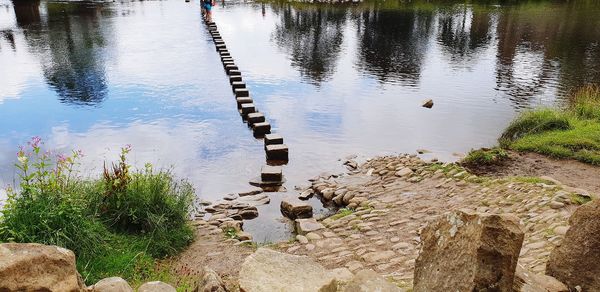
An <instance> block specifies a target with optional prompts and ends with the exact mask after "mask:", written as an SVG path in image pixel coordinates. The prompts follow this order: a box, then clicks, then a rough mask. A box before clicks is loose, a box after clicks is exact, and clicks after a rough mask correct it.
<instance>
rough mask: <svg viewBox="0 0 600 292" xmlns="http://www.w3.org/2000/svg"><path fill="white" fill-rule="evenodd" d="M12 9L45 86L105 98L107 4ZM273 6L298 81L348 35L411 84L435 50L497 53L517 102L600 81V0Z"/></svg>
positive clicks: (378, 67) (313, 72)
mask: <svg viewBox="0 0 600 292" xmlns="http://www.w3.org/2000/svg"><path fill="white" fill-rule="evenodd" d="M536 5H537V6H536ZM538 6H539V7H538ZM13 9H14V13H15V16H16V22H17V25H18V26H19V27H20V28H21V29H22V31H23V34H24V37H25V40H26V41H27V43H28V47H29V48H30V50H32V51H33V52H34V53H35V54H37V55H39V56H41V58H40V59H41V60H42V70H43V75H44V77H45V80H46V82H47V84H48V85H49V86H50V87H51V88H53V89H54V90H55V91H56V92H57V94H58V96H59V98H60V99H61V100H62V101H63V102H66V103H70V104H78V105H94V104H97V103H99V102H101V101H102V100H104V99H105V98H106V96H107V93H108V89H107V88H108V86H107V77H106V72H105V71H106V69H105V66H106V64H105V63H106V61H107V60H106V58H107V52H106V51H107V50H108V49H110V48H111V47H112V46H114V44H111V42H112V41H113V39H114V36H113V35H112V31H111V19H112V18H111V17H106V16H111V15H110V13H111V10H110V9H103V4H93V3H87V2H77V3H69V4H66V3H59V2H40V1H39V0H14V2H13ZM271 10H272V11H273V13H274V14H275V15H276V17H278V21H277V23H276V25H275V27H274V30H273V34H272V39H273V41H274V43H275V44H276V45H277V46H278V47H279V48H280V49H281V50H283V51H285V52H286V53H287V54H288V55H289V57H290V59H291V64H292V66H293V67H294V68H296V69H297V70H298V71H299V72H300V74H301V76H302V78H303V79H304V80H305V81H307V82H310V83H312V84H316V85H320V84H321V83H323V82H326V81H327V80H329V79H330V78H331V77H332V76H333V74H334V73H335V72H336V66H337V65H338V60H339V59H340V57H341V54H342V53H343V52H344V49H343V48H342V46H343V44H344V41H345V39H344V38H346V37H349V36H352V37H353V39H352V41H354V40H355V42H356V43H355V44H353V45H355V46H356V51H350V52H349V53H350V54H355V56H356V58H355V59H356V64H355V68H357V70H358V71H359V72H360V73H362V74H365V75H368V76H371V77H373V78H375V79H376V80H378V81H379V82H381V83H396V84H401V85H404V86H418V84H419V80H420V78H421V75H422V71H423V66H424V65H423V63H424V61H425V59H426V56H427V54H428V53H431V51H432V50H433V48H436V49H437V50H438V51H439V52H441V56H442V58H444V59H445V61H447V62H448V63H449V64H450V66H459V67H465V66H467V67H468V66H471V65H472V64H474V63H475V62H476V61H477V60H478V59H479V58H482V57H486V58H491V59H494V60H495V63H496V64H495V65H496V66H495V69H494V70H495V79H496V89H497V90H499V91H502V92H505V93H506V94H507V95H508V96H509V97H510V98H512V99H514V100H515V102H517V103H519V102H521V101H523V100H526V99H527V98H529V97H531V96H532V95H534V94H536V93H539V91H541V90H544V88H545V86H546V85H552V86H553V87H556V88H558V90H559V93H561V94H564V93H567V92H568V91H570V90H572V89H574V88H577V87H580V86H582V85H584V84H588V83H600V30H599V29H598V27H600V17H597V15H598V11H599V10H600V4H599V3H597V2H595V1H568V2H565V3H562V4H556V2H551V3H550V2H544V1H541V2H539V3H537V2H536V4H526V5H511V6H504V7H498V6H487V5H470V6H464V5H459V6H456V5H447V6H439V5H438V6H435V5H430V6H425V7H410V6H407V7H404V6H401V7H395V8H389V7H380V6H378V5H377V4H368V3H366V4H364V5H361V6H357V7H356V6H350V7H344V8H339V7H332V6H310V5H309V6H302V7H297V6H294V5H292V4H272V5H271ZM107 14H108V15H107ZM348 31H349V32H350V35H349V34H348ZM352 33H354V35H352ZM0 38H2V39H4V40H5V41H6V42H7V43H8V44H9V45H10V46H11V49H13V50H15V37H14V32H13V31H11V30H3V31H0ZM0 49H2V48H0Z"/></svg>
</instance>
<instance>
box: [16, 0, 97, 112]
mask: <svg viewBox="0 0 600 292" xmlns="http://www.w3.org/2000/svg"><path fill="white" fill-rule="evenodd" d="M47 6H48V11H47V21H45V22H44V23H40V19H39V2H30V6H29V7H28V8H26V7H24V5H16V6H15V14H16V15H17V19H21V21H19V25H22V26H23V25H27V26H26V27H23V28H24V29H25V30H24V33H25V37H26V39H27V41H28V43H29V46H30V47H31V48H33V50H34V51H35V52H36V53H38V54H40V55H41V60H42V69H43V71H44V77H45V78H46V82H47V83H48V85H50V86H51V87H52V88H53V89H54V90H56V92H57V93H58V95H59V98H60V100H62V101H64V102H67V103H72V104H80V105H93V104H97V103H99V102H101V101H102V100H103V99H104V98H105V97H106V94H107V84H106V75H105V72H104V64H103V61H104V60H102V57H103V56H102V52H101V50H102V49H103V48H104V47H105V41H104V39H105V36H104V34H105V31H104V30H103V29H105V28H101V24H100V21H101V16H100V10H101V6H99V5H97V4H90V3H68V4H67V3H52V2H50V3H48V4H47ZM17 7H19V8H17ZM36 15H37V17H36ZM32 16H33V17H32ZM33 24H38V25H33ZM103 25H104V26H106V24H103Z"/></svg>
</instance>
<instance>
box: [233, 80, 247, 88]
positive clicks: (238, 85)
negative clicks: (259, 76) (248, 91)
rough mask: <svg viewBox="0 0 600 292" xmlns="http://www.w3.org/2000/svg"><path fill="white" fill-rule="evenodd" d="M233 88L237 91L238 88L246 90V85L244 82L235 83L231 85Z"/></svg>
mask: <svg viewBox="0 0 600 292" xmlns="http://www.w3.org/2000/svg"><path fill="white" fill-rule="evenodd" d="M231 87H232V88H233V89H234V90H235V89H238V88H246V83H244V82H242V81H234V82H232V83H231Z"/></svg>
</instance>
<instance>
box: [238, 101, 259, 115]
mask: <svg viewBox="0 0 600 292" xmlns="http://www.w3.org/2000/svg"><path fill="white" fill-rule="evenodd" d="M240 111H241V113H242V115H243V116H247V115H248V114H249V113H253V112H255V111H256V107H255V106H254V103H244V104H242V105H241V106H240Z"/></svg>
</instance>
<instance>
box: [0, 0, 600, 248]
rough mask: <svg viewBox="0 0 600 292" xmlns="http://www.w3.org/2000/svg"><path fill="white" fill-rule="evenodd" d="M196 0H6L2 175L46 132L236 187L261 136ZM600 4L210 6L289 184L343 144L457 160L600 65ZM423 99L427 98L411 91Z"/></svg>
mask: <svg viewBox="0 0 600 292" xmlns="http://www.w3.org/2000/svg"><path fill="white" fill-rule="evenodd" d="M198 7H199V6H198V3H197V2H192V3H185V2H184V1H178V0H177V1H175V0H173V1H143V2H110V3H93V2H71V3H67V2H51V1H15V2H11V1H8V0H0V183H1V184H2V185H6V184H12V183H14V180H15V177H16V175H15V170H14V168H13V166H12V165H13V163H14V162H15V152H16V149H17V146H18V145H22V144H24V143H26V141H27V140H28V139H29V138H30V137H31V136H41V137H42V138H43V139H44V140H45V142H46V146H47V147H48V148H51V149H57V150H59V151H69V150H70V149H81V150H83V152H84V153H85V154H86V157H85V158H84V160H83V161H82V166H83V168H85V169H88V170H93V171H100V168H101V165H102V162H103V161H104V160H105V159H108V160H111V159H115V158H116V155H117V154H118V149H119V147H121V146H123V145H126V144H131V145H132V146H133V149H134V150H133V152H132V155H131V157H130V158H131V161H132V163H134V164H135V165H138V166H141V165H143V164H144V163H145V162H151V163H153V164H154V165H155V166H158V167H167V168H169V167H172V169H173V170H174V172H175V173H176V174H177V175H179V176H182V177H186V178H188V179H190V180H191V181H192V182H193V183H194V185H195V186H196V189H197V192H198V195H199V196H200V197H202V198H205V199H209V200H215V199H218V198H220V197H222V196H223V195H224V194H226V193H230V192H235V191H237V190H243V189H245V188H247V182H248V181H249V180H250V179H251V178H253V177H255V176H257V175H258V173H259V171H260V167H261V166H262V165H263V164H264V163H265V159H264V150H263V147H262V141H260V140H256V139H254V138H253V137H252V135H251V132H250V131H249V130H248V128H247V127H246V125H245V124H243V123H242V121H241V119H240V117H239V115H238V113H237V111H236V107H235V101H234V99H233V97H232V93H231V89H230V87H229V83H228V81H227V77H226V75H225V74H224V72H223V70H222V66H221V64H220V62H219V58H218V55H217V53H216V52H215V50H214V45H213V43H212V41H211V39H210V37H209V35H208V34H207V32H206V30H205V28H204V27H203V25H202V24H201V17H200V12H199V8H198ZM598 15H600V4H597V2H595V1H569V2H560V1H552V2H544V1H539V2H536V3H535V4H524V5H504V6H502V5H463V4H444V5H435V4H419V2H417V4H402V3H401V2H399V1H385V2H379V4H377V3H372V2H365V3H362V4H360V5H349V6H341V7H332V6H312V5H291V4H260V3H251V2H246V3H239V2H235V3H234V2H220V3H219V5H217V7H216V8H215V10H214V19H215V21H216V22H217V24H218V26H219V30H220V32H221V34H222V36H223V38H224V40H225V42H226V43H227V46H228V48H229V50H230V51H231V53H232V55H233V57H234V58H235V60H236V63H237V65H238V66H239V67H240V69H241V71H242V74H243V76H244V79H245V81H246V82H247V84H248V87H249V89H250V91H251V95H252V97H253V98H254V99H255V103H256V105H257V107H258V108H259V110H260V111H262V112H263V113H265V115H266V116H267V118H268V120H269V121H270V122H271V124H272V126H273V129H274V131H275V132H278V133H280V134H282V135H283V136H284V138H285V140H286V144H287V145H288V146H289V147H290V151H291V152H290V162H289V164H288V165H287V166H286V167H285V169H284V171H285V175H286V177H287V179H288V183H287V187H288V189H290V190H293V187H294V186H295V185H300V184H306V183H307V182H306V179H308V178H310V177H312V176H314V175H316V174H318V173H320V172H322V171H340V170H342V168H341V161H339V159H343V158H344V157H346V156H348V155H351V154H359V155H360V157H362V158H365V157H370V156H374V155H383V154H390V153H402V152H411V153H413V152H415V150H416V149H427V150H429V151H431V152H432V153H431V154H429V155H430V156H435V157H438V158H440V159H443V160H455V159H457V156H456V155H453V154H454V153H464V152H467V151H468V150H470V149H471V148H478V147H483V146H491V145H493V144H495V142H496V138H497V137H498V135H499V133H500V132H501V131H502V129H503V128H504V127H506V125H507V124H508V123H509V122H510V120H511V119H512V118H513V117H514V116H515V114H516V113H518V112H519V111H521V110H523V109H526V108H532V107H538V106H551V105H556V104H561V103H562V102H563V100H564V97H565V95H566V94H568V92H570V91H571V90H574V89H576V88H578V87H580V86H582V85H585V84H589V83H598V82H600V81H599V80H600V17H598ZM427 98H432V99H433V100H434V102H435V106H434V107H433V108H432V109H425V108H422V107H421V106H420V104H421V102H422V100H424V99H427ZM267 213H269V212H267ZM270 214H272V215H271V217H277V216H278V215H277V212H270ZM269 228H270V227H269ZM273 228H276V227H273ZM255 229H256V228H255ZM283 229H285V228H283ZM267 239H268V238H265V240H267Z"/></svg>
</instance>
